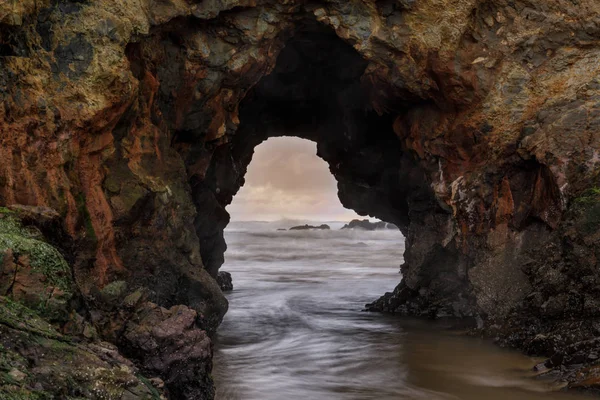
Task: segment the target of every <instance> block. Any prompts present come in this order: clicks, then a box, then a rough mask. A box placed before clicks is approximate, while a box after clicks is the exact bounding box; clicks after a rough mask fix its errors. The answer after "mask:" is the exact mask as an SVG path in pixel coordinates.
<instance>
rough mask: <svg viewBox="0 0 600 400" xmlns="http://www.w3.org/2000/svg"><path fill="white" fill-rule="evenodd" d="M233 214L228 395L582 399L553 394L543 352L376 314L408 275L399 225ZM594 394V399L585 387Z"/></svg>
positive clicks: (226, 398) (236, 398) (219, 373)
mask: <svg viewBox="0 0 600 400" xmlns="http://www.w3.org/2000/svg"><path fill="white" fill-rule="evenodd" d="M291 224H292V223H290V222H288V223H268V224H267V223H234V224H231V225H230V226H229V227H228V229H227V230H226V240H227V243H228V246H229V249H228V250H227V253H226V262H225V265H224V267H223V269H224V270H226V271H229V272H231V273H232V275H233V279H234V286H235V289H234V291H233V292H232V293H230V294H228V298H229V301H230V309H229V312H228V313H227V315H226V317H225V320H224V321H223V324H222V325H221V327H220V329H219V333H218V337H217V340H216V345H215V369H214V371H213V376H214V378H215V381H216V384H217V399H218V400H296V399H298V400H300V399H303V400H304V399H314V400H317V399H318V400H321V399H323V400H325V399H327V400H367V399H378V400H387V399H407V400H409V399H432V400H435V399H465V400H480V399H491V400H495V399H498V400H500V399H503V400H504V399H530V400H536V399H540V400H541V399H544V400H568V399H574V400H575V399H583V398H584V397H583V396H578V395H574V394H566V393H557V392H549V390H550V388H551V384H550V383H549V382H546V381H543V380H539V379H534V378H533V377H532V373H531V367H532V366H533V365H535V364H536V362H538V361H539V360H535V359H532V358H529V357H526V356H523V355H522V354H520V353H518V352H514V351H508V350H503V349H500V348H498V347H497V346H494V345H493V344H491V343H489V342H486V341H482V340H479V339H475V338H468V337H463V336H460V335H458V334H456V333H452V332H450V331H448V330H446V329H444V328H443V327H442V326H440V325H439V324H435V323H433V322H424V321H416V320H410V319H406V318H399V317H394V316H387V315H381V314H373V313H365V312H362V311H361V310H362V308H363V306H364V304H365V303H367V302H369V301H372V300H374V299H376V298H377V297H378V296H379V295H381V294H382V293H384V292H385V291H391V290H393V288H394V286H395V285H396V284H398V282H399V281H400V275H399V273H398V269H399V268H398V267H399V264H400V263H401V261H402V254H403V252H404V246H403V238H402V235H401V234H400V232H397V231H377V232H364V231H339V230H338V229H339V227H340V226H341V225H340V224H331V225H332V228H334V229H333V230H331V231H294V232H289V231H285V232H282V231H277V230H276V229H277V228H281V227H289V226H291ZM585 398H587V397H585Z"/></svg>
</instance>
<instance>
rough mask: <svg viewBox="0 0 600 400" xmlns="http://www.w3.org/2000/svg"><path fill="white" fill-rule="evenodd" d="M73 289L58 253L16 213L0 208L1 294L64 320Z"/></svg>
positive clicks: (44, 314)
mask: <svg viewBox="0 0 600 400" xmlns="http://www.w3.org/2000/svg"><path fill="white" fill-rule="evenodd" d="M73 291H74V288H73V281H72V275H71V269H70V267H69V265H68V264H67V262H66V261H65V259H64V257H63V256H62V255H61V253H60V252H59V251H58V250H57V249H56V248H54V247H53V246H51V245H50V244H48V243H46V242H45V241H44V238H43V235H42V234H41V232H40V231H39V230H37V228H35V227H33V226H26V225H24V224H23V223H22V221H21V219H20V218H19V217H18V214H17V213H15V212H13V211H10V210H8V209H5V208H2V209H0V295H3V296H8V297H10V298H12V299H14V300H17V301H20V302H22V303H23V304H25V305H27V306H28V307H31V308H32V309H34V310H36V311H38V312H39V313H40V314H41V315H43V316H44V317H46V318H48V319H49V320H51V321H63V320H66V319H67V318H68V314H69V312H68V310H67V308H68V307H67V306H68V302H69V300H70V299H71V298H72V297H73Z"/></svg>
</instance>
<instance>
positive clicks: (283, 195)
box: [227, 137, 361, 228]
mask: <svg viewBox="0 0 600 400" xmlns="http://www.w3.org/2000/svg"><path fill="white" fill-rule="evenodd" d="M316 153H317V148H316V143H315V142H313V141H310V140H307V139H300V138H297V137H276V138H269V139H267V140H266V141H264V142H263V143H261V144H260V145H258V146H256V147H255V149H254V154H253V157H252V162H251V163H250V165H249V167H248V171H247V172H246V175H245V176H244V180H245V184H244V186H243V187H242V188H241V189H240V191H239V192H238V193H237V194H236V195H235V197H234V199H233V202H232V203H231V204H230V205H229V206H228V207H227V211H228V213H229V214H230V216H231V223H235V222H240V223H242V222H255V221H263V222H277V221H278V222H281V223H283V224H285V223H287V224H288V225H289V224H300V223H302V224H304V223H305V222H308V223H309V224H311V223H313V222H314V223H317V224H322V223H328V222H332V221H334V222H338V221H339V222H342V221H343V222H346V223H347V222H349V221H350V220H353V219H358V218H361V217H360V216H359V215H357V214H356V213H355V212H353V211H351V210H348V209H345V208H344V207H343V206H342V205H341V204H340V201H339V198H338V196H337V182H336V180H335V178H334V177H333V176H332V175H331V173H330V171H329V167H328V165H327V163H326V162H325V161H323V160H322V159H321V158H319V157H318V156H317V155H316ZM290 226H291V225H290ZM282 227H283V226H282ZM288 228H289V227H288Z"/></svg>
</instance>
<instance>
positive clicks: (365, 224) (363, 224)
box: [342, 219, 398, 231]
mask: <svg viewBox="0 0 600 400" xmlns="http://www.w3.org/2000/svg"><path fill="white" fill-rule="evenodd" d="M342 229H363V230H365V231H377V230H383V229H398V227H397V226H396V225H394V224H390V223H387V222H384V221H379V222H371V221H369V220H368V219H363V220H362V221H361V220H358V219H353V220H352V221H350V223H349V224H346V225H344V226H343V227H342Z"/></svg>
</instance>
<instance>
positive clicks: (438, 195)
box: [0, 0, 600, 399]
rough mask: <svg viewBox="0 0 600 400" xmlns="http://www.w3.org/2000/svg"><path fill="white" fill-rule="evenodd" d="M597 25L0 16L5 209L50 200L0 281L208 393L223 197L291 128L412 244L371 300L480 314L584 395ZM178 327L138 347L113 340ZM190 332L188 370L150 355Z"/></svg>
mask: <svg viewBox="0 0 600 400" xmlns="http://www.w3.org/2000/svg"><path fill="white" fill-rule="evenodd" d="M599 15H600V5H599V4H598V2H597V1H596V0H579V1H578V2H577V4H574V3H573V2H571V1H568V0H548V1H545V2H535V1H530V0H517V1H510V2H507V1H504V0H492V1H488V2H485V3H482V2H477V1H475V0H461V1H450V0H441V1H437V0H436V1H433V0H423V1H408V0H406V1H400V2H389V1H378V2H366V1H359V0H351V1H346V0H344V1H341V0H340V1H338V0H334V1H328V2H311V1H309V2H304V1H294V0H292V1H286V2H279V1H271V0H266V1H261V2H257V1H235V0H232V1H226V2H223V1H204V2H199V3H198V2H160V3H156V2H149V1H145V0H141V1H138V2H109V1H85V2H72V1H58V2H57V1H50V0H42V1H37V2H35V1H21V2H4V3H1V4H0V104H1V105H2V107H0V132H1V135H0V160H2V162H1V163H0V206H11V205H21V206H32V207H36V206H37V207H45V208H49V209H52V210H54V212H55V214H56V215H57V219H56V220H57V221H58V222H57V223H58V225H59V226H60V229H53V230H47V231H44V227H43V226H41V225H40V226H38V227H37V229H38V230H39V231H40V232H41V233H42V235H41V236H39V237H38V234H37V233H36V232H34V231H33V230H32V231H27V232H19V233H18V234H15V233H14V232H13V233H9V235H10V236H11V240H13V239H14V237H15V235H16V236H18V240H15V241H11V243H8V244H7V243H4V244H3V246H2V268H3V271H9V273H8V274H4V275H3V278H2V282H1V284H0V286H2V288H3V290H6V292H5V293H4V294H5V295H8V296H9V297H10V296H11V295H12V296H14V295H15V291H14V289H15V288H19V287H25V286H27V285H29V284H30V283H32V282H35V285H33V284H32V285H33V286H34V287H37V286H39V285H38V284H42V286H44V287H45V288H46V289H47V287H48V286H49V285H50V286H52V285H54V286H53V287H55V288H59V289H60V292H61V293H62V294H65V295H69V294H70V295H72V298H71V300H70V301H69V302H67V300H66V299H65V302H66V303H64V305H65V306H68V308H67V309H66V310H68V311H69V312H68V313H67V314H68V315H70V316H71V317H72V320H71V321H70V323H71V324H70V328H69V326H68V325H69V321H66V322H65V321H62V322H60V323H59V325H61V326H58V328H59V329H62V330H69V329H72V331H73V332H84V331H86V332H88V333H90V332H91V331H92V329H91V328H93V331H95V332H96V333H97V336H98V337H99V338H101V339H103V340H109V341H111V342H112V343H114V344H116V345H117V346H118V347H119V349H120V350H121V351H126V352H128V356H129V357H132V358H134V359H135V361H136V363H137V365H138V367H139V368H141V369H142V370H143V371H148V372H149V373H151V374H157V375H160V377H159V378H160V379H162V380H163V381H164V383H165V388H166V390H167V394H166V395H169V393H168V392H172V391H175V392H173V393H177V395H176V396H179V397H180V398H190V399H191V398H210V397H211V396H212V393H213V392H214V390H213V389H212V381H211V379H210V362H211V361H210V360H211V352H210V338H209V335H210V334H212V333H214V332H215V331H216V329H217V327H218V326H219V324H220V322H221V320H222V318H223V315H224V314H225V312H226V311H227V307H228V306H227V301H226V299H225V297H224V296H223V293H222V291H221V290H220V288H219V285H218V284H217V282H216V280H215V279H216V277H217V274H218V270H219V268H220V267H221V265H222V263H223V261H224V257H223V254H224V252H225V249H226V244H225V240H224V238H223V229H224V228H225V227H226V226H227V224H228V222H229V215H228V213H227V211H226V207H227V205H228V204H230V203H231V201H232V198H233V196H234V195H235V194H236V193H237V191H238V190H239V188H240V186H241V185H243V183H244V174H245V172H246V170H247V167H248V164H249V163H250V161H251V159H252V153H253V149H254V147H255V146H257V145H258V144H259V143H261V142H262V141H264V140H266V139H268V138H269V137H273V136H282V135H283V136H298V137H301V138H305V139H310V140H313V141H315V142H317V145H318V151H319V156H320V157H321V158H323V159H324V160H325V161H326V162H327V163H328V164H329V168H330V171H331V173H332V174H333V175H334V176H335V178H336V179H337V181H338V189H339V197H340V200H341V201H342V203H343V204H344V205H345V206H346V207H348V208H352V209H354V210H355V211H357V212H358V213H359V214H360V215H365V216H366V215H369V216H372V217H376V218H379V219H381V220H383V221H386V222H389V223H393V224H394V225H396V226H397V227H398V228H399V229H400V230H401V231H402V232H403V234H404V235H405V237H406V253H405V257H404V258H405V264H404V265H403V266H402V282H401V283H400V284H399V286H398V287H397V288H396V290H394V291H393V292H391V293H390V294H388V295H386V296H384V297H383V298H382V299H380V300H379V301H377V302H375V303H374V304H373V305H372V307H371V308H372V309H378V310H385V311H390V312H395V313H401V314H410V315H420V316H430V317H455V318H467V319H469V320H473V321H478V322H479V323H478V325H479V328H480V331H479V332H483V333H488V334H490V335H493V336H494V337H498V339H499V340H500V341H501V342H503V343H506V344H510V345H515V346H518V347H520V348H522V349H525V350H526V351H529V352H531V353H536V354H540V355H545V356H548V357H551V356H553V354H562V355H563V357H562V358H560V357H559V358H556V360H559V359H560V360H566V361H563V364H561V365H563V366H565V370H566V371H567V372H564V371H563V369H561V370H560V371H561V372H560V373H559V374H558V375H557V376H558V379H563V378H564V379H566V381H567V382H568V383H569V384H570V385H571V386H578V387H581V386H584V387H596V388H597V387H598V382H597V381H596V380H594V379H592V378H589V377H590V376H592V375H593V373H594V372H590V371H595V369H597V365H598V362H597V361H596V359H595V358H594V356H593V354H595V353H593V352H591V351H590V352H588V353H587V358H585V360H584V361H582V360H583V359H582V357H583V356H582V355H583V354H584V353H585V351H587V350H580V349H582V348H585V345H584V344H585V343H595V342H594V340H596V338H598V335H599V333H598V329H597V327H596V326H595V325H594V321H595V320H596V319H597V318H598V317H599V316H600V311H599V310H600V309H599V308H598V307H596V305H597V304H598V303H599V302H600V297H599V296H600V294H599V293H600V292H599V291H598V280H599V279H600V277H599V272H598V271H599V270H600V269H599V268H598V260H599V259H600V255H599V254H598V253H597V252H598V248H599V247H598V235H597V232H598V229H597V228H598V222H599V218H598V207H597V206H596V204H597V203H596V200H597V199H596V197H597V196H596V194H597V193H596V192H595V191H596V190H597V189H596V188H598V187H600V150H599V149H600V129H599V127H600V112H599V111H598V101H597V100H598V96H599V95H600V81H599V78H598V77H599V76H600V62H599V61H600V55H599V54H600V53H599V52H598V45H597V42H596V41H595V38H597V37H598V36H599V35H600V21H599V19H598V16H599ZM532 32H535V33H536V34H535V35H532ZM3 214H6V213H5V212H3ZM9 218H12V217H9ZM19 218H21V217H19ZM39 218H40V221H41V220H42V219H43V218H42V216H40V217H39ZM34 219H35V218H34ZM4 222H6V220H5V221H4ZM21 223H25V222H23V220H22V222H21ZM25 225H31V226H37V225H39V224H37V225H36V223H35V221H28V222H27V221H26V223H25ZM11 229H12V228H11ZM17 229H21V228H17ZM3 235H4V237H5V238H6V234H3ZM5 242H6V240H5ZM42 243H46V244H42ZM46 245H48V246H51V247H52V248H53V249H54V251H51V252H50V253H51V254H50V253H48V252H46V250H48V251H50V250H49V248H48V247H46ZM40 252H44V254H45V255H42V254H41V253H40ZM58 254H60V255H61V257H62V259H61V258H60V257H58ZM42 256H43V257H42ZM46 256H48V257H46ZM40 258H44V260H46V261H47V260H48V259H53V260H62V261H60V262H58V261H57V263H58V264H56V265H58V266H59V267H60V269H61V270H62V269H64V268H65V265H66V266H67V268H68V270H69V272H70V274H63V273H62V272H61V274H60V279H59V280H62V279H64V278H65V277H66V275H69V277H70V278H71V284H72V288H73V289H72V292H71V291H66V290H64V288H62V287H61V286H59V285H58V283H57V282H58V281H57V279H58V277H57V276H56V275H55V274H54V273H53V272H52V271H51V270H52V268H50V269H45V268H42V267H41V266H43V265H42V264H40V263H38V261H39V259H40ZM63 261H64V262H65V263H66V264H65V263H63ZM44 265H45V264H44ZM53 265H54V264H53ZM36 269H37V271H36ZM10 272H15V273H16V274H17V277H18V279H17V280H16V281H15V282H19V285H20V286H19V285H16V286H15V285H11V284H10V283H9V284H6V283H5V280H8V282H11V280H10V279H11V278H9V276H10V275H11V274H10ZM38 272H39V273H41V274H43V275H44V276H45V278H44V279H45V280H44V279H42V277H41V276H40V275H39V274H38ZM55 272H56V271H55ZM5 276H6V277H5ZM55 281H56V282H55ZM120 281H122V282H125V283H126V290H125V293H122V296H116V297H115V298H114V299H112V300H110V301H107V299H105V298H103V297H102V296H101V295H100V294H101V293H102V290H103V288H104V287H106V286H107V285H110V284H111V283H113V282H120ZM40 282H41V283H40ZM25 283H27V285H26V284H25ZM40 287H41V286H40ZM19 290H20V289H19ZM19 290H17V292H18V291H19ZM48 290H49V289H48ZM11 291H12V292H11ZM11 293H12V294H11ZM57 293H58V292H54V291H52V292H51V293H49V292H44V296H47V297H46V298H54V297H56V298H58V297H60V296H62V294H61V295H60V296H59V295H58V294H57ZM135 293H137V294H138V295H140V296H138V297H139V299H138V300H139V301H136V302H133V303H132V302H125V298H128V296H129V295H133V294H135ZM142 293H143V295H141V294H142ZM25 297H27V296H25ZM67 297H68V296H67ZM23 298H24V297H23ZM129 300H131V298H129ZM19 301H20V300H19ZM61 302H62V300H61ZM67 303H68V304H67ZM131 304H134V305H133V306H131ZM27 306H28V307H34V308H35V309H36V310H35V311H36V312H37V311H40V310H39V309H38V308H37V306H35V305H34V304H33V303H31V302H29V300H27ZM565 310H566V311H565ZM42 311H43V310H41V311H40V313H41V314H43V312H42ZM180 314H181V315H183V316H185V317H186V318H184V319H185V321H183V319H178V317H177V316H176V315H180ZM76 315H78V316H79V317H76ZM134 316H135V319H134V321H129V320H128V319H127V318H129V317H131V318H134ZM192 316H193V318H192ZM172 318H175V319H176V320H177V321H178V324H177V325H176V326H177V330H176V332H175V331H169V332H167V333H168V334H167V333H165V331H163V330H159V331H153V333H151V334H148V335H149V336H148V337H147V338H148V340H149V342H144V343H141V342H140V341H138V340H136V337H135V336H136V333H135V332H138V330H137V329H135V327H133V326H131V327H128V324H129V323H132V324H133V323H137V324H142V325H144V324H148V325H150V324H157V323H159V322H157V321H163V320H170V319H172ZM182 318H183V317H182ZM51 319H53V318H51ZM183 322H185V323H183ZM86 324H87V325H86ZM575 326H577V329H576V330H575V333H574V334H573V335H571V334H568V335H567V334H566V332H567V331H570V330H571V329H572V328H573V327H575ZM67 328H69V329H67ZM149 329H150V328H149ZM140 331H144V330H143V329H142V330H140ZM124 332H130V334H128V335H124V334H123V333H124ZM131 332H133V333H131ZM144 332H145V331H144ZM202 332H205V333H206V334H207V335H208V336H206V337H205V336H204V333H202ZM144 334H147V333H144ZM92 336H94V335H92ZM190 336H191V337H193V338H194V340H195V342H194V343H195V346H196V347H194V349H192V351H190V353H189V354H190V360H189V362H190V365H192V367H191V368H190V369H189V371H192V372H189V371H188V370H186V371H185V373H183V372H182V373H181V374H180V375H178V374H173V373H172V371H169V370H165V369H163V367H165V368H167V367H166V366H172V365H177V366H179V365H180V363H184V362H186V360H185V356H183V355H182V356H181V358H177V357H175V358H170V356H169V355H167V354H162V353H160V354H158V355H157V354H156V353H153V352H154V351H155V350H154V348H153V347H152V343H151V342H152V341H155V343H167V345H166V347H165V348H168V349H169V351H171V352H173V351H176V350H174V349H177V351H180V353H179V354H183V351H184V350H185V351H187V350H189V348H188V347H186V345H185V344H184V342H185V338H187V337H190ZM545 338H548V340H546V339H545ZM94 340H95V339H94ZM147 346H150V347H147ZM590 355H592V356H591V357H590ZM15 357H16V356H15ZM161 357H163V358H161ZM157 360H158V361H157ZM569 360H571V361H569ZM159 361H160V362H159ZM553 365H554V364H553ZM577 366H578V367H577ZM13 367H14V368H16V370H18V371H20V372H23V373H26V372H25V371H22V370H21V369H20V367H19V366H11V368H9V369H8V370H7V372H6V374H9V373H10V372H11V371H12V369H13ZM178 368H179V367H178ZM561 368H562V366H561ZM569 368H570V369H569ZM557 370H558V369H557ZM569 371H570V372H569ZM573 371H575V372H573ZM188 372H189V373H188ZM192 375H193V376H192ZM7 376H9V377H11V376H13V378H11V379H14V376H16V377H21V375H20V374H18V373H16V372H14V373H13V374H12V375H7ZM151 378H154V376H151ZM588 378H589V379H588ZM180 383H181V385H180ZM178 388H183V389H178ZM3 390H4V389H3ZM177 390H182V391H180V392H178V391H177ZM82 393H83V392H82ZM172 396H173V395H171V397H172Z"/></svg>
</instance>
